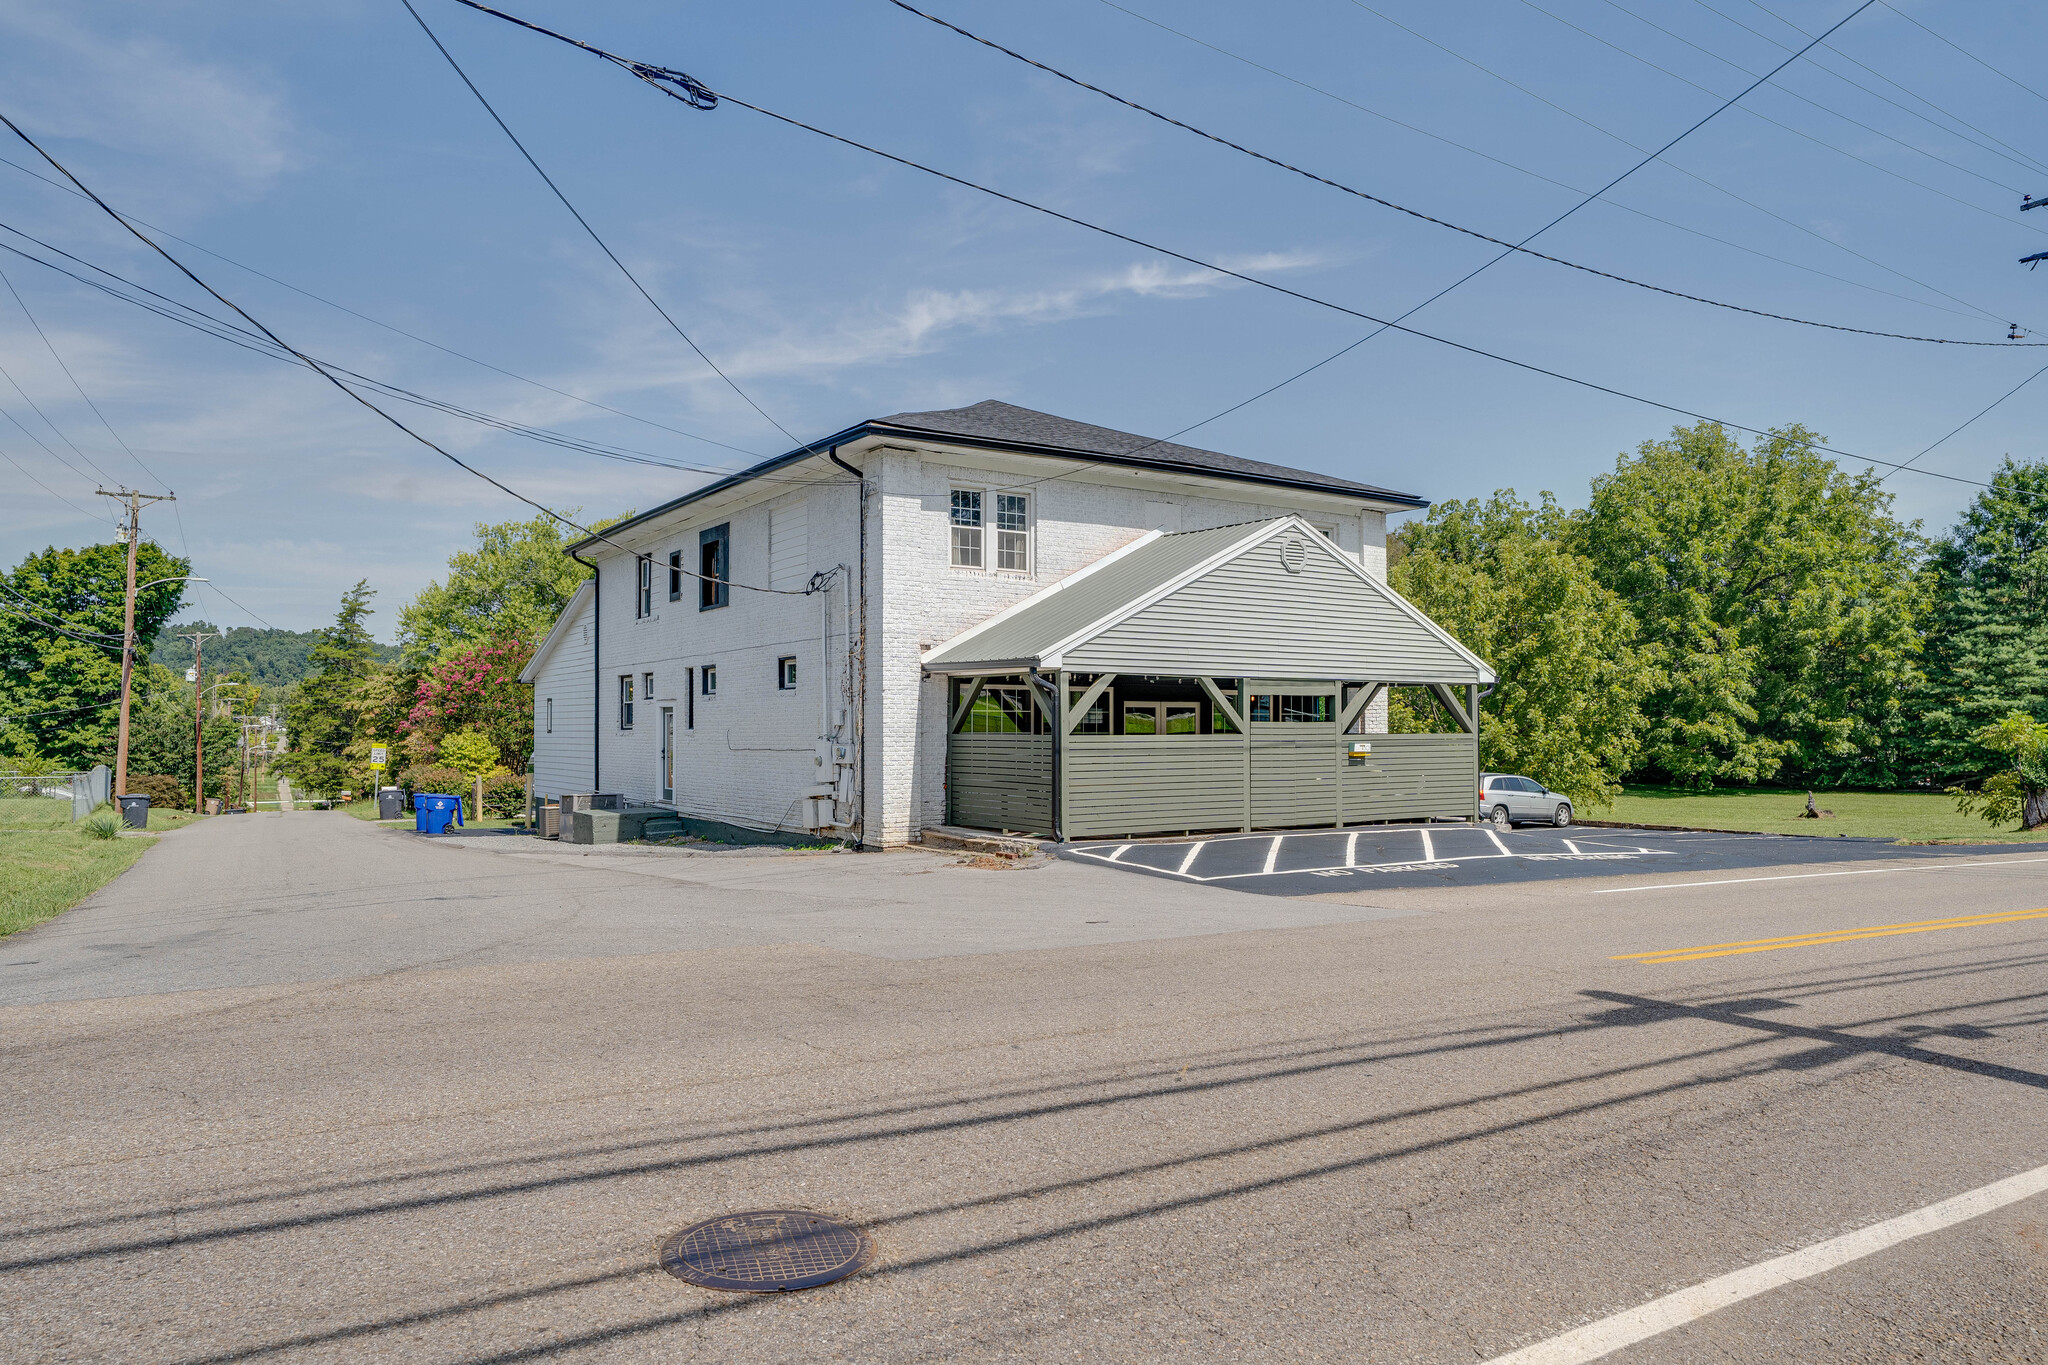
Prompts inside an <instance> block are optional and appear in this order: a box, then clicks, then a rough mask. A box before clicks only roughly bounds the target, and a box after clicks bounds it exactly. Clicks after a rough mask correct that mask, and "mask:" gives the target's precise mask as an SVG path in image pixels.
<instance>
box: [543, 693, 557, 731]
mask: <svg viewBox="0 0 2048 1365" xmlns="http://www.w3.org/2000/svg"><path fill="white" fill-rule="evenodd" d="M547 711H548V725H547V729H546V730H544V731H543V732H542V733H544V734H550V735H551V734H553V733H554V732H555V699H554V698H553V697H549V698H548V707H547Z"/></svg>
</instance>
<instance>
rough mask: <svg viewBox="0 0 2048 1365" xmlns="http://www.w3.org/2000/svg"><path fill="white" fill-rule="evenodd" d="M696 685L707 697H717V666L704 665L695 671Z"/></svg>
mask: <svg viewBox="0 0 2048 1365" xmlns="http://www.w3.org/2000/svg"><path fill="white" fill-rule="evenodd" d="M697 684H698V687H699V689H700V690H701V691H702V692H703V694H704V695H705V696H707V697H715V696H717V695H718V665H717V664H705V665H703V666H702V667H700V668H699V669H698V670H697Z"/></svg>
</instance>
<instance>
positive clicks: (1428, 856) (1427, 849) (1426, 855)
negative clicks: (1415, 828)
mask: <svg viewBox="0 0 2048 1365" xmlns="http://www.w3.org/2000/svg"><path fill="white" fill-rule="evenodd" d="M1419 832H1420V833H1421V835H1422V861H1424V862H1425V863H1433V862H1435V861H1436V845H1435V844H1434V843H1433V842H1431V840H1430V837H1429V831H1428V830H1426V829H1425V830H1422V831H1419Z"/></svg>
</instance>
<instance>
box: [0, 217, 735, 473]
mask: <svg viewBox="0 0 2048 1365" xmlns="http://www.w3.org/2000/svg"><path fill="white" fill-rule="evenodd" d="M0 232H8V233H12V234H14V235H15V236H17V237H20V238H21V239H22V240H24V241H28V242H32V243H34V244H35V245H36V246H38V247H41V248H42V249H44V250H47V251H50V252H52V253H53V254H55V255H58V256H62V257H63V258H64V259H66V260H68V261H72V262H74V263H76V264H78V265H80V266H82V267H84V268H85V269H87V270H91V271H94V272H95V273H97V274H100V275H104V276H106V277H107V278H108V279H110V280H114V281H116V282H118V283H119V284H120V285H122V286H124V287H126V288H128V289H132V290H135V291H137V292H138V293H140V294H144V295H147V296H148V298H146V299H145V298H136V297H133V296H132V295H129V294H125V293H123V292H122V291H121V290H120V289H117V288H114V287H112V286H110V285H107V284H105V283H103V282H101V281H99V280H94V279H89V278H87V277H86V276H84V275H81V274H79V273H78V272H77V271H74V270H68V269H66V268H65V267H63V266H61V265H58V264H57V263H55V262H53V261H47V260H44V259H43V258H41V257H40V256H37V255H35V254H34V253H33V252H28V251H23V250H22V249H21V248H19V247H16V246H14V245H12V244H10V243H7V242H4V241H0V251H5V252H10V253H12V254H14V255H16V256H19V257H20V258H21V259H23V260H26V261H32V262H34V263H35V264H37V265H40V266H43V267H44V268H45V269H48V270H52V271H55V272H56V273H58V274H60V275H63V276H65V277H67V278H69V279H71V280H74V281H76V282H77V283H79V284H83V285H85V286H87V287H88V288H91V289H95V290H98V291H99V292H101V293H103V294H106V295H108V296H109V297H111V298H116V299H120V300H121V301H122V302H124V303H129V304H133V305H135V306H137V307H140V308H143V309H144V310H146V311H148V312H152V313H155V314H156V315H157V316H159V317H162V318H165V319H166V320H168V321H171V322H175V323H179V324H180V325H182V326H187V327H191V328H194V329H195V330H198V331H201V332H205V333H206V334H208V335H210V336H213V337H216V338H217V339H219V340H222V341H226V342H228V343H229V344H231V345H236V346H241V347H243V348H244V349H245V350H250V351H254V352H256V353H257V354H259V355H263V356H266V357H269V358H271V359H274V360H281V361H283V362H285V363H287V364H294V365H296V364H297V363H298V361H297V360H296V359H294V358H293V357H292V356H291V354H290V353H289V352H287V351H283V350H280V349H279V348H277V347H276V346H273V345H272V344H271V343H270V342H269V341H268V340H267V339H266V338H264V337H263V336H262V335H261V334H260V333H257V332H255V331H252V330H251V329H249V328H246V327H241V326H238V325H237V324H235V323H232V322H230V321H227V320H226V319H222V318H217V317H215V316H213V315H212V314H211V313H208V312H206V311H205V310H203V309H198V308H194V307H192V306H191V305H190V304H187V303H183V302H181V301H179V300H177V299H173V298H171V297H170V296H168V295H166V294H162V293H159V292H157V291H156V290H153V289H150V288H149V287H148V286H146V285H142V284H138V283H136V282H135V281H134V280H131V279H128V278H127V277H126V276H123V275H120V274H117V273H116V272H114V271H111V270H108V269H107V268H106V267H105V266H101V265H95V264H94V263H92V262H90V261H87V260H85V259H84V258H82V257H80V256H77V255H74V254H73V253H71V252H68V251H65V250H63V249H62V248H60V247H56V246H53V245H52V244H50V243H48V242H46V241H43V240H42V239H41V238H39V237H34V236H31V235H30V234H28V233H26V232H23V231H21V229H19V228H16V227H12V226H9V225H8V224H6V223H4V222H0ZM152 300H154V302H152ZM322 363H324V364H326V365H327V366H328V367H329V368H331V369H333V370H334V371H335V372H336V373H338V374H343V375H346V376H348V377H349V378H350V379H351V380H354V381H357V382H360V383H362V384H364V385H367V386H369V387H371V388H373V389H376V390H377V391H379V392H382V393H384V394H386V395H387V396H390V397H394V398H398V399H400V400H401V401H404V402H408V403H413V404H416V405H419V406H423V407H429V408H434V409H436V410H438V411H441V412H445V413H448V414H450V415H452V416H456V417H461V418H463V419H464V420H467V421H472V422H477V423H479V424H481V425H485V426H490V427H495V428H497V429H498V430H501V431H505V432H508V433H511V434H514V435H519V436H525V437H527V438H529V439H532V440H536V441H540V442H542V443H544V444H548V445H554V446H559V447H561V448H563V449H568V450H576V451H579V452H582V453H584V454H590V455H597V456H601V457H603V458H605V459H614V460H623V461H626V462H628V463H633V464H644V465H652V466H656V467H659V468H664V469H675V470H679V471H682V472H685V473H696V474H713V475H719V476H726V475H730V474H732V473H734V472H736V471H735V470H734V469H733V468H732V467H731V466H725V465H704V464H694V463H690V462H687V461H681V460H672V459H666V458H663V457H661V456H657V455H653V454H651V453H649V452H646V451H637V450H634V449H632V448H631V447H626V446H613V445H608V444H606V443H602V442H596V441H591V440H588V439H586V438H583V437H578V436H572V435H570V434H568V433H565V432H558V431H553V430H551V429H549V428H546V427H535V426H531V425H529V424H526V423H522V422H517V421H514V420H512V419H510V418H501V417H497V416H494V415H492V414H490V413H487V412H482V411H479V410H476V409H471V408H467V407H465V406H463V405H461V404H457V403H453V402H450V401H448V400H446V399H439V398H433V397H431V396H429V395H426V394H422V393H419V392H416V391H414V390H411V389H407V388H404V387H402V386H400V385H397V384H394V383H392V382H390V381H388V380H383V379H378V378H375V377H373V376H370V375H366V374H363V373H361V372H360V371H357V370H353V369H350V368H349V367H347V366H344V365H340V364H337V363H336V362H334V361H323V362H322ZM770 477H773V476H770Z"/></svg>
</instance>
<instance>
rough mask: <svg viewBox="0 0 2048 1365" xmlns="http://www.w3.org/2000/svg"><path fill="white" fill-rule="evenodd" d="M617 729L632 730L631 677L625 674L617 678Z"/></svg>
mask: <svg viewBox="0 0 2048 1365" xmlns="http://www.w3.org/2000/svg"><path fill="white" fill-rule="evenodd" d="M619 728H620V729H621V730H630V729H632V728H633V675H632V674H631V673H627V674H624V675H622V676H621V677H620V678H619Z"/></svg>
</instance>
